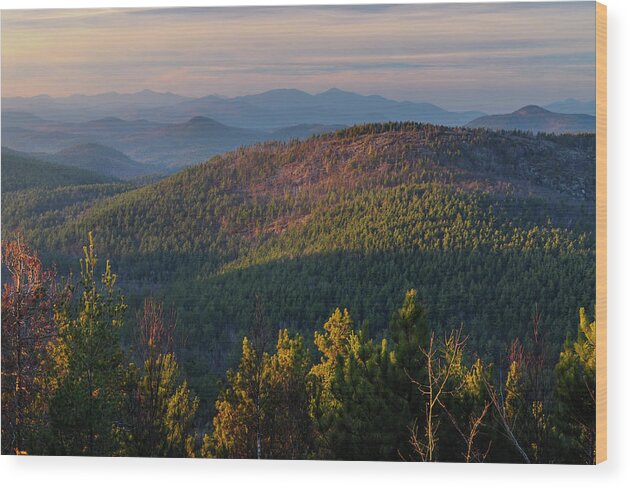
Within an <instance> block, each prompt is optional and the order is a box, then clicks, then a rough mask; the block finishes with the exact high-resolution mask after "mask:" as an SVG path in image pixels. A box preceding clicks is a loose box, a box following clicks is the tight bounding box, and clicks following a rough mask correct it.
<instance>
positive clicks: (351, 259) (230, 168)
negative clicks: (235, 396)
mask: <svg viewBox="0 0 630 488" xmlns="http://www.w3.org/2000/svg"><path fill="white" fill-rule="evenodd" d="M594 155H595V141H594V137H593V136H592V135H563V136H552V135H542V134H541V135H532V134H531V133H524V132H504V131H499V132H493V131H488V130H485V129H464V128H459V129H458V128H447V127H442V126H434V125H426V124H417V123H390V124H372V125H364V126H356V127H352V128H349V129H344V130H341V131H338V132H336V133H330V134H324V135H319V136H314V137H312V138H310V139H307V140H305V141H293V142H288V143H279V142H278V143H276V142H274V143H263V144H259V145H255V146H252V147H248V148H242V149H239V150H236V151H233V152H230V153H226V154H224V155H221V156H217V157H215V158H213V159H211V160H209V161H208V162H206V163H204V164H201V165H198V166H195V167H192V168H189V169H186V170H184V171H182V172H180V173H178V174H176V175H173V176H171V177H169V178H166V179H164V180H162V181H160V182H158V183H155V184H151V185H148V186H145V187H142V188H139V189H135V190H131V191H126V192H123V193H121V194H118V195H116V196H110V197H104V198H100V199H97V200H95V203H94V204H93V205H90V207H89V208H87V209H86V210H84V211H81V212H80V213H78V214H77V215H73V216H72V217H71V218H67V219H63V221H61V222H60V223H59V224H55V225H49V226H41V225H39V226H32V227H30V228H28V225H26V228H25V227H24V226H23V230H24V232H25V234H26V235H27V238H28V239H29V240H30V242H32V243H33V246H34V247H35V248H37V249H40V250H42V251H44V252H45V253H46V254H47V255H48V256H49V258H50V259H55V260H56V261H57V262H59V263H67V262H70V261H67V260H69V259H70V260H72V261H74V260H75V256H76V253H77V252H78V250H79V249H80V247H79V246H78V244H79V243H81V242H83V241H84V239H85V236H86V235H87V232H88V231H90V230H91V231H93V232H94V235H95V241H96V244H97V249H98V250H99V253H100V254H101V255H103V256H107V257H109V258H110V259H111V261H112V263H113V266H114V269H115V271H116V272H117V273H118V274H119V275H120V276H121V279H122V281H121V283H122V284H123V286H126V287H127V289H128V292H129V294H130V295H132V297H133V296H135V297H140V296H142V295H143V294H145V293H151V294H156V293H157V294H160V295H163V298H164V300H165V301H166V302H167V303H172V304H174V306H175V307H176V309H177V310H178V314H179V318H180V323H181V324H182V329H184V330H185V334H186V336H187V338H188V344H189V347H191V348H193V347H194V348H198V351H196V354H195V355H191V357H194V358H195V359H194V361H193V362H192V363H191V362H189V363H188V364H187V368H188V371H189V375H190V376H191V378H194V376H195V366H194V364H193V363H194V362H199V361H202V362H209V363H211V367H212V368H213V369H214V370H215V371H218V372H222V371H223V370H224V369H225V365H226V364H225V363H226V361H228V357H227V355H228V353H229V352H231V349H230V348H228V347H225V344H226V341H227V342H228V343H232V344H237V343H238V342H239V340H240V338H241V334H242V332H243V330H244V328H245V327H246V326H247V324H248V322H249V321H251V317H252V315H253V307H254V305H253V303H254V300H253V297H254V296H255V295H260V296H261V297H262V298H263V300H264V302H265V304H266V309H267V311H268V314H269V317H270V319H271V320H272V321H273V322H274V324H275V325H285V326H289V327H292V328H298V329H303V330H304V329H306V330H314V329H315V328H316V327H318V326H319V325H321V323H323V321H324V320H325V318H326V317H328V316H329V315H330V312H331V310H334V308H335V307H338V306H339V307H348V308H349V309H350V310H351V312H352V314H353V317H354V318H355V320H357V321H358V322H365V323H366V324H370V327H372V328H374V329H376V330H382V329H383V324H384V323H386V321H387V319H388V318H389V317H390V316H391V313H392V312H393V311H394V309H395V308H396V306H397V305H398V301H399V297H400V296H401V294H403V293H404V291H405V290H407V289H410V288H417V289H418V291H419V294H420V297H421V300H422V301H423V302H424V303H426V305H427V307H428V311H429V317H430V319H431V321H432V323H433V324H434V325H435V327H436V328H440V327H452V326H457V325H459V324H461V323H463V324H464V326H465V327H466V330H471V331H472V330H474V331H475V340H477V341H479V344H483V347H484V348H485V349H487V350H488V351H489V353H492V352H496V351H504V348H505V344H507V343H508V342H509V341H510V340H511V339H512V338H514V337H516V336H517V335H519V334H520V333H521V332H522V331H524V330H526V329H527V328H528V327H529V323H530V319H531V316H532V311H533V310H534V308H535V307H536V306H537V305H538V306H539V307H540V309H541V310H542V317H543V319H544V321H545V322H544V323H545V326H546V327H547V330H548V331H549V332H550V334H551V335H552V339H553V343H554V344H555V345H556V346H557V348H559V347H560V344H561V342H562V340H563V339H564V336H565V334H566V332H567V331H568V330H572V328H573V324H574V323H575V320H576V316H577V311H578V308H579V307H580V306H584V307H587V309H588V308H589V307H592V306H593V301H594V283H595V281H594V259H593V256H594V247H593V239H592V235H591V231H592V229H593V227H594V218H593V208H594V195H595V164H594ZM3 203H4V206H3V224H4V225H5V229H6V228H8V230H9V232H10V230H11V229H12V228H15V227H16V226H17V221H16V220H15V218H16V217H15V216H16V215H17V211H16V210H15V209H13V208H12V207H11V203H8V204H7V203H5V202H3ZM7 207H8V208H7ZM22 221H24V215H22ZM5 233H6V231H5ZM53 251H54V252H53ZM521 335H522V334H521ZM193 345H194V346H193ZM554 347H555V346H554ZM191 361H192V360H191ZM204 364H205V363H204ZM202 369H203V368H202ZM196 381H198V382H201V383H195V380H194V379H193V384H197V385H200V384H202V380H201V379H199V378H197V380H196Z"/></svg>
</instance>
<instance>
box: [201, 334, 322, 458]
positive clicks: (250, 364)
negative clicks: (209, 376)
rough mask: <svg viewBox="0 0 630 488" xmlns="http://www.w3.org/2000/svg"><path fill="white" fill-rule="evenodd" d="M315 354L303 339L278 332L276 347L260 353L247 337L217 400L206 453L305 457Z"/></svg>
mask: <svg viewBox="0 0 630 488" xmlns="http://www.w3.org/2000/svg"><path fill="white" fill-rule="evenodd" d="M309 368H310V357H309V354H308V351H307V349H306V348H305V346H304V342H303V340H302V338H301V337H300V336H299V335H298V336H295V337H294V338H291V337H290V336H289V333H288V331H286V330H282V331H280V333H279V337H278V342H277V344H276V352H275V353H274V354H273V355H269V354H268V353H264V354H260V351H256V350H255V349H254V347H253V345H252V343H251V342H250V341H248V340H247V338H245V339H243V349H242V356H241V361H240V363H239V367H238V370H236V371H229V372H228V377H227V381H228V386H227V388H226V389H225V390H224V391H223V392H222V393H221V394H220V395H219V399H218V400H217V403H216V411H217V414H216V416H215V417H214V421H213V423H214V432H213V434H212V437H208V438H207V439H206V440H205V441H204V450H205V451H206V455H210V453H212V452H214V453H216V455H217V456H218V457H233V458H264V459H304V458H306V457H308V456H309V454H310V452H311V446H312V442H313V441H312V439H313V433H312V425H311V419H310V417H309V414H308V402H309V396H308V390H309V388H310V387H309V379H308V372H309Z"/></svg>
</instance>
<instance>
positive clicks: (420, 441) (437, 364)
mask: <svg viewBox="0 0 630 488" xmlns="http://www.w3.org/2000/svg"><path fill="white" fill-rule="evenodd" d="M466 339H467V338H466V337H463V336H462V329H461V327H460V328H459V329H458V330H456V331H453V332H451V334H450V335H449V336H448V337H445V338H444V341H443V343H442V345H441V347H439V348H438V346H437V345H436V344H435V334H431V338H430V339H429V347H428V348H427V349H423V348H421V349H420V350H421V352H422V354H423V355H424V357H425V360H426V366H427V383H426V384H423V383H422V381H419V380H417V379H413V378H411V381H412V382H413V384H414V385H416V387H417V388H418V391H419V392H420V394H421V395H422V396H423V397H424V398H425V399H426V400H425V411H424V419H425V428H424V434H423V435H422V436H421V435H419V429H418V423H417V421H416V423H415V424H414V426H413V427H412V429H411V445H412V447H413V449H414V451H415V452H416V453H417V454H418V455H419V456H420V458H421V459H422V460H423V461H434V458H435V449H436V445H437V441H438V437H437V429H438V427H439V420H438V419H437V414H436V409H437V407H438V406H440V407H443V403H442V398H443V397H445V396H448V395H452V394H453V393H454V392H455V391H457V390H458V389H459V388H461V384H460V385H454V386H453V385H449V380H450V379H451V378H452V376H453V373H454V371H455V368H456V367H457V366H458V365H459V363H460V361H461V356H462V351H463V347H464V344H465V343H466Z"/></svg>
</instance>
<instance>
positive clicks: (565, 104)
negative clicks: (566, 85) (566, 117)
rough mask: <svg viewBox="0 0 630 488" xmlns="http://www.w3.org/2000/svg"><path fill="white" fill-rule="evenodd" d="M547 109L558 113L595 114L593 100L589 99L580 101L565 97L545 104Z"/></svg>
mask: <svg viewBox="0 0 630 488" xmlns="http://www.w3.org/2000/svg"><path fill="white" fill-rule="evenodd" d="M544 108H546V109H547V110H549V111H551V112H558V113H560V114H586V115H595V100H589V101H587V102H582V101H580V100H576V99H575V98H567V99H565V100H560V101H558V102H554V103H550V104H549V105H545V107H544Z"/></svg>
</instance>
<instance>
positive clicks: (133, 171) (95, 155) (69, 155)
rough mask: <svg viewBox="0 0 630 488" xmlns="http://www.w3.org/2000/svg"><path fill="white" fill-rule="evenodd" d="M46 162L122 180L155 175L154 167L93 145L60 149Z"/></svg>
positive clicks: (107, 148)
mask: <svg viewBox="0 0 630 488" xmlns="http://www.w3.org/2000/svg"><path fill="white" fill-rule="evenodd" d="M47 160H48V161H52V162H54V163H59V164H64V165H66V166H74V167H77V168H82V169H86V170H90V171H93V172H95V173H100V174H103V175H106V176H112V177H115V178H119V179H123V180H128V179H132V178H135V177H137V176H144V175H148V174H151V173H155V167H151V166H148V165H146V164H142V163H139V162H138V161H134V160H133V159H131V158H130V157H129V156H127V155H126V154H124V153H122V152H120V151H117V150H116V149H113V148H111V147H108V146H103V145H101V144H95V143H88V144H78V145H76V146H72V147H68V148H65V149H62V150H61V151H58V152H57V153H55V154H51V155H49V156H48V157H47Z"/></svg>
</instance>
